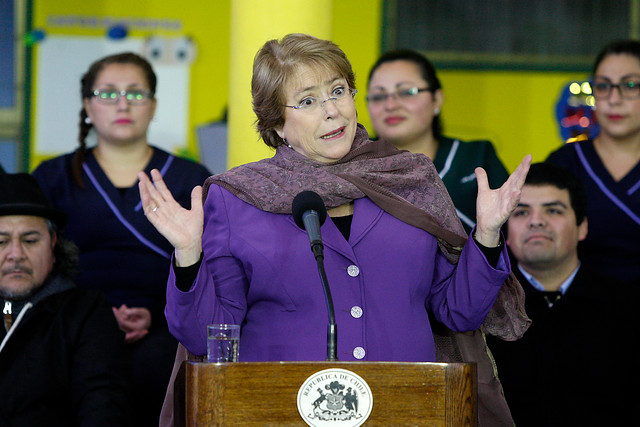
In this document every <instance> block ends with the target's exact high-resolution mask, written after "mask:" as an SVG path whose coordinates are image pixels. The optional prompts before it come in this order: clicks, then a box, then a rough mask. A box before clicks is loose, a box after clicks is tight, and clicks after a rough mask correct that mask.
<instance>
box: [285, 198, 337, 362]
mask: <svg viewBox="0 0 640 427" xmlns="http://www.w3.org/2000/svg"><path fill="white" fill-rule="evenodd" d="M291 212H292V214H293V219H294V221H295V222H296V225H297V226H298V227H300V228H302V229H303V230H306V231H307V234H308V235H309V241H310V242H311V251H312V252H313V256H314V257H315V259H316V263H317V264H318V273H319V274H320V281H321V282H322V288H323V290H324V298H325V300H326V302H327V310H328V312H329V324H328V326H327V360H328V361H337V360H338V327H337V325H336V316H335V312H334V310H333V298H332V297H331V289H330V288H329V282H328V281H327V274H326V273H325V271H324V253H323V250H324V245H323V244H322V236H321V235H320V226H321V225H322V224H324V222H325V220H326V219H327V208H326V207H325V206H324V202H323V201H322V197H320V196H319V195H318V194H317V193H315V192H313V191H302V192H301V193H298V195H297V196H296V197H295V198H294V199H293V203H292V204H291Z"/></svg>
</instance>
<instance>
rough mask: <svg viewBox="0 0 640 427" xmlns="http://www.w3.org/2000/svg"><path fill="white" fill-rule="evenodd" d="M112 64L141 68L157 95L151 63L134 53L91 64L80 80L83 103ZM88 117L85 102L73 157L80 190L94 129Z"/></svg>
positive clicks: (73, 166) (150, 87)
mask: <svg viewBox="0 0 640 427" xmlns="http://www.w3.org/2000/svg"><path fill="white" fill-rule="evenodd" d="M111 64H131V65H135V66H137V67H139V68H140V69H141V70H142V71H143V73H144V75H145V77H146V79H147V84H148V85H149V90H150V91H151V96H152V97H153V96H154V95H155V93H156V85H157V77H156V73H155V72H154V71H153V68H152V67H151V64H150V63H149V61H147V60H146V59H144V58H143V57H141V56H140V55H137V54H135V53H133V52H124V53H118V54H115V55H109V56H105V57H104V58H101V59H99V60H97V61H96V62H94V63H93V64H91V66H90V67H89V69H88V70H87V72H86V73H85V74H84V75H83V76H82V79H81V80H80V93H81V95H82V101H84V100H85V99H89V98H91V97H92V96H93V90H94V89H93V85H94V83H95V81H96V78H97V77H98V74H100V72H101V71H102V70H103V69H104V68H105V67H106V66H108V65H111ZM88 117H89V116H88V115H87V111H86V110H85V108H84V102H83V105H82V108H81V109H80V121H79V123H78V125H79V132H78V142H79V143H80V147H79V148H78V150H77V151H76V153H75V156H74V157H73V165H72V174H73V179H74V181H75V182H76V184H78V186H79V187H80V188H84V183H83V182H82V163H83V162H84V159H85V157H86V153H87V143H86V138H87V135H88V134H89V131H91V128H92V127H93V124H92V123H90V122H89V121H88V120H87V119H88Z"/></svg>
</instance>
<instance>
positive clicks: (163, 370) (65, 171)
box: [34, 53, 210, 425]
mask: <svg viewBox="0 0 640 427" xmlns="http://www.w3.org/2000/svg"><path fill="white" fill-rule="evenodd" d="M155 92H156V75H155V73H154V71H153V69H152V67H151V65H150V64H149V63H148V62H147V61H146V60H145V59H144V58H142V57H140V56H138V55H136V54H133V53H122V54H117V55H112V56H107V57H105V58H102V59H100V60H98V61H96V62H95V63H93V64H92V65H91V66H90V68H89V70H88V71H87V72H86V74H85V75H84V76H83V77H82V81H81V93H82V102H83V108H82V110H81V111H80V132H79V138H78V139H79V143H80V147H79V148H78V149H77V150H76V151H74V152H72V153H69V154H65V155H63V156H60V157H57V158H54V159H52V160H48V161H45V162H43V163H42V164H41V165H40V166H39V167H38V168H37V169H36V170H35V172H34V176H35V177H36V178H37V180H38V182H39V183H40V185H41V186H42V188H43V189H44V190H45V193H46V194H47V195H48V196H49V198H50V199H51V202H52V204H53V205H54V206H55V207H56V208H58V209H61V210H63V211H65V212H66V213H67V215H68V216H69V223H68V225H67V227H66V230H65V231H66V236H67V237H68V238H69V239H70V240H72V241H73V242H75V243H76V244H77V245H78V247H79V249H80V274H79V277H78V278H77V283H78V285H79V286H83V287H87V288H95V289H99V290H101V291H103V292H104V293H105V294H106V295H107V297H108V299H109V301H110V303H111V304H112V306H113V307H114V308H113V312H114V315H115V317H116V320H117V322H118V324H119V326H120V328H121V329H122V330H123V331H124V332H125V333H126V336H125V340H126V342H127V343H129V345H128V348H129V350H130V353H131V360H132V379H133V382H134V386H135V387H136V389H135V390H134V395H135V396H136V397H139V398H140V400H139V407H138V408H137V410H136V413H137V414H139V416H140V418H139V419H138V420H136V421H137V423H136V425H157V420H158V415H159V411H160V406H161V404H162V399H163V397H164V389H165V387H166V384H167V382H168V379H169V375H170V372H171V366H172V363H173V357H174V355H175V348H176V342H175V340H174V339H173V337H172V336H171V334H170V333H169V332H168V328H167V324H166V320H165V317H164V314H163V311H164V306H165V301H166V297H165V293H166V292H165V290H166V282H167V276H168V270H169V265H170V261H169V259H170V255H171V251H172V246H171V244H170V243H169V242H167V240H166V239H165V238H164V237H163V236H162V235H160V233H158V232H157V231H156V230H155V229H154V227H153V226H151V225H150V224H149V222H148V221H147V220H146V219H145V217H144V213H143V211H142V205H141V202H140V196H139V192H138V189H137V186H136V184H137V181H138V178H137V173H138V172H139V171H147V172H149V171H151V169H158V170H160V171H162V174H163V176H164V179H165V182H166V183H167V186H168V187H169V188H170V189H171V191H172V192H173V194H174V195H175V197H176V200H177V201H178V203H181V204H183V205H184V206H189V204H190V193H191V189H192V188H193V186H194V185H198V184H201V183H203V182H204V180H205V179H206V178H207V177H208V176H209V175H210V174H209V172H208V171H207V170H206V169H205V168H204V167H203V166H201V165H199V164H197V163H194V162H191V161H188V160H185V159H181V158H177V157H174V156H173V155H171V154H169V153H167V152H165V151H163V150H161V149H159V148H157V147H154V146H152V145H150V144H149V142H148V141H147V130H148V127H149V123H150V122H151V119H152V118H153V115H154V112H155V109H156V104H157V100H156V98H155ZM91 134H94V135H95V140H96V145H95V146H93V147H88V146H87V139H88V138H87V137H88V136H90V135H91Z"/></svg>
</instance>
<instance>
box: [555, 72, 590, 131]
mask: <svg viewBox="0 0 640 427" xmlns="http://www.w3.org/2000/svg"><path fill="white" fill-rule="evenodd" d="M594 110H595V98H594V97H593V93H592V91H591V83H590V82H588V81H572V82H569V83H568V84H567V85H566V86H565V87H564V88H563V90H562V92H561V94H560V98H559V99H558V102H557V104H556V120H557V121H558V126H559V128H560V134H561V136H562V139H563V140H564V141H565V142H573V141H576V140H582V139H592V138H594V137H595V136H596V135H597V134H598V132H599V131H600V127H599V126H598V122H597V120H596V115H595V112H594Z"/></svg>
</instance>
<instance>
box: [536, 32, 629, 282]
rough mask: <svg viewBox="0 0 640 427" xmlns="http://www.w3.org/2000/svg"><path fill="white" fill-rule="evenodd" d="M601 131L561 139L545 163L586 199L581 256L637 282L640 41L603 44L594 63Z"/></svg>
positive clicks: (601, 268) (602, 268)
mask: <svg viewBox="0 0 640 427" xmlns="http://www.w3.org/2000/svg"><path fill="white" fill-rule="evenodd" d="M592 90H593V96H594V98H595V106H594V109H595V111H594V113H595V115H596V118H597V120H598V123H599V125H600V133H599V134H598V136H596V137H595V138H594V139H593V140H585V141H578V142H575V143H573V144H566V145H565V146H564V147H561V148H559V149H558V150H556V151H555V152H553V153H551V155H550V156H549V158H548V159H547V161H548V162H551V163H556V164H558V165H560V166H564V167H565V168H567V169H569V170H571V171H572V172H573V173H574V174H576V176H578V178H580V180H581V181H582V182H583V184H584V186H585V188H586V191H587V197H588V200H589V205H588V210H587V217H588V218H589V234H588V235H587V238H586V239H585V240H584V241H582V242H580V244H579V246H578V249H579V251H580V259H581V260H582V261H583V262H586V263H589V265H591V266H592V267H595V268H597V269H599V270H600V271H602V272H603V273H604V274H606V275H609V276H611V277H614V278H616V279H618V280H620V281H622V282H628V283H631V284H633V285H636V286H637V285H640V244H638V242H640V197H638V196H639V195H640V41H638V40H618V41H614V42H612V43H610V44H608V45H607V46H605V47H604V48H603V49H602V50H601V51H600V53H599V54H598V56H597V58H596V60H595V63H594V66H593V82H592Z"/></svg>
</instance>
